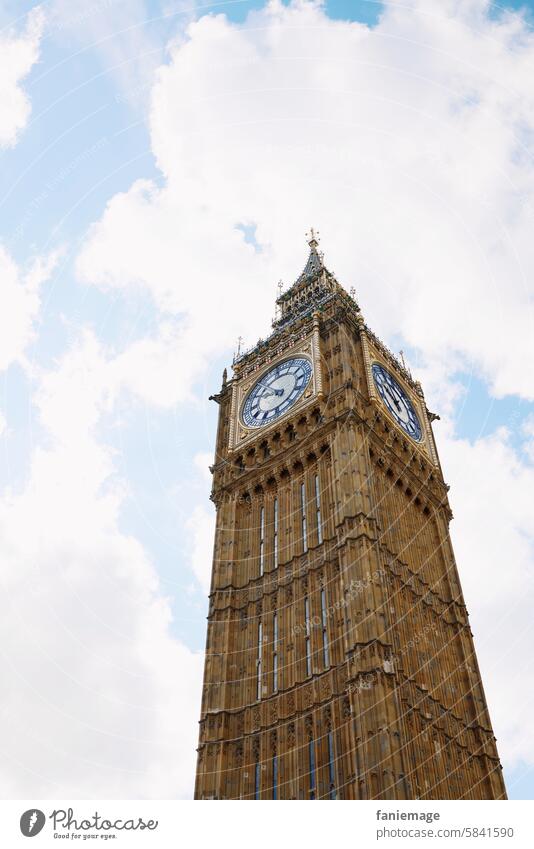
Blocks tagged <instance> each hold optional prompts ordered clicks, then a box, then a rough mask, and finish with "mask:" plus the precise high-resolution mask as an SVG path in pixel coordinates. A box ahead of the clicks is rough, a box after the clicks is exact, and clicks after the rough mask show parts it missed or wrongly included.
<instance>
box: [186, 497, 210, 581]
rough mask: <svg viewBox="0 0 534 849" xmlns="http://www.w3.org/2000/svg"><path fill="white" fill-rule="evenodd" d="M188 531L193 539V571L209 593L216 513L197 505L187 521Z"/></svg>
mask: <svg viewBox="0 0 534 849" xmlns="http://www.w3.org/2000/svg"><path fill="white" fill-rule="evenodd" d="M187 529H188V530H189V533H190V538H191V554H190V564H191V569H192V570H193V572H194V575H195V577H196V579H197V580H198V582H199V583H200V586H201V587H202V589H203V591H204V592H205V593H209V591H210V584H211V566H212V561H213V537H214V533H215V511H214V510H208V509H207V508H206V507H204V505H203V504H197V505H196V506H195V507H194V508H193V510H192V512H191V516H190V517H189V519H188V521H187Z"/></svg>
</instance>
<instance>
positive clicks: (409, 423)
mask: <svg viewBox="0 0 534 849" xmlns="http://www.w3.org/2000/svg"><path fill="white" fill-rule="evenodd" d="M372 370H373V379H374V382H375V385H376V388H377V389H378V392H379V394H380V397H381V398H382V401H383V402H384V404H385V405H386V407H387V408H388V410H389V412H390V413H391V415H392V416H393V418H394V419H395V421H396V422H397V424H399V425H400V426H401V427H402V429H403V430H404V431H406V433H407V434H408V436H411V438H412V439H415V441H416V442H420V441H421V437H422V430H421V422H420V421H419V418H418V416H417V413H416V412H415V410H414V408H413V404H412V402H411V401H410V399H409V398H408V396H407V394H406V392H405V391H404V389H403V388H402V386H400V384H399V383H397V381H396V380H395V378H394V377H393V376H392V375H391V374H390V373H389V371H387V370H386V369H385V368H384V367H383V366H381V365H379V363H373V366H372Z"/></svg>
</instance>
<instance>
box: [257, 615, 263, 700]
mask: <svg viewBox="0 0 534 849" xmlns="http://www.w3.org/2000/svg"><path fill="white" fill-rule="evenodd" d="M262 641H263V629H262V625H261V622H259V623H258V657H257V660H256V674H257V687H256V698H257V699H258V700H259V699H261V658H262Z"/></svg>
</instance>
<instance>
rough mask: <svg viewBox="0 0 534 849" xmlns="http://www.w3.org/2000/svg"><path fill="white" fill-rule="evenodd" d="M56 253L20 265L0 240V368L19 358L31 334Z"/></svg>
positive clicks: (0, 369)
mask: <svg viewBox="0 0 534 849" xmlns="http://www.w3.org/2000/svg"><path fill="white" fill-rule="evenodd" d="M57 258H58V254H55V253H54V254H50V255H49V256H48V257H46V258H45V257H38V258H36V259H35V260H33V262H31V263H30V264H29V266H28V267H27V268H20V267H19V266H18V265H17V263H15V261H14V260H13V258H12V257H11V256H10V254H9V253H8V252H7V250H6V249H5V248H4V247H3V246H2V245H1V244H0V278H1V280H2V285H1V286H0V371H3V370H5V369H6V368H8V366H9V365H10V364H11V363H13V362H17V361H21V359H22V358H23V355H24V352H25V350H26V348H27V346H28V345H29V344H30V342H31V341H32V339H33V338H34V334H35V322H36V320H37V319H38V316H39V309H40V306H41V299H40V290H41V286H42V284H43V283H44V282H45V281H46V280H47V279H48V278H49V277H50V275H51V273H52V271H53V269H54V266H55V264H56V262H57Z"/></svg>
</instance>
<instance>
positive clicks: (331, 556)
mask: <svg viewBox="0 0 534 849" xmlns="http://www.w3.org/2000/svg"><path fill="white" fill-rule="evenodd" d="M309 246H310V254H309V257H308V261H307V263H306V266H305V268H304V270H303V272H302V274H301V275H300V276H299V277H298V279H297V280H296V282H295V283H294V284H293V286H291V287H290V288H289V289H288V290H287V291H286V292H284V293H283V294H281V295H280V296H279V298H278V299H277V305H278V317H277V319H276V320H275V322H274V323H273V332H272V333H271V335H270V336H269V338H268V339H265V340H260V341H259V342H258V343H257V345H256V346H255V347H254V348H253V349H252V350H250V351H247V352H245V353H242V354H240V355H238V356H237V358H236V359H235V361H234V364H233V377H232V379H231V380H228V379H227V376H226V372H225V374H224V376H223V384H222V387H221V390H220V392H219V393H218V394H217V395H215V396H213V399H214V400H215V401H216V402H217V403H218V405H219V424H218V430H217V443H216V452H215V461H214V465H213V466H212V472H213V491H212V499H213V501H214V502H215V505H216V508H217V525H216V532H215V543H214V555H213V571H212V581H211V591H210V598H209V614H208V636H207V643H206V659H205V672H204V685H203V695H202V709H201V718H200V738H199V747H198V764H197V775H196V787H195V798H197V799H505V798H506V791H505V787H504V782H503V777H502V771H501V765H500V762H499V757H498V753H497V748H496V744H495V737H494V735H493V731H492V727H491V721H490V717H489V713H488V708H487V705H486V699H485V696H484V690H483V687H482V681H481V677H480V671H479V668H478V664H477V659H476V655H475V650H474V645H473V638H472V634H471V631H470V628H469V620H468V616H467V610H466V607H465V602H464V599H463V595H462V590H461V587H460V582H459V577H458V571H457V567H456V562H455V559H454V553H453V549H452V545H451V541H450V537H449V522H450V520H451V518H452V514H451V510H450V507H449V503H448V498H447V490H448V487H447V485H446V484H445V482H444V480H443V476H442V472H441V468H440V463H439V459H438V454H437V450H436V445H435V441H434V435H433V432H432V420H433V419H434V418H436V416H434V415H433V414H432V413H430V412H429V410H428V409H427V407H426V404H425V399H424V395H423V391H422V388H421V385H420V384H419V383H418V382H417V381H415V380H414V379H413V378H412V375H411V374H410V372H409V371H408V369H407V368H406V366H405V365H404V363H401V362H399V361H398V360H397V358H396V357H395V356H394V355H393V354H392V353H391V352H390V351H389V350H388V349H387V348H386V346H385V345H384V344H383V343H382V342H381V341H380V340H379V339H378V337H377V336H376V335H375V334H374V333H373V332H372V331H371V330H370V329H369V327H368V326H367V325H366V323H365V320H364V318H363V315H362V313H361V311H360V308H359V306H358V303H357V302H356V300H355V299H354V297H352V296H351V295H349V294H347V292H346V291H345V290H344V289H343V288H342V286H341V285H340V284H339V283H338V282H337V280H336V278H335V276H334V275H333V274H332V273H331V272H330V271H328V269H327V268H326V267H325V265H324V262H323V257H322V254H320V253H319V251H318V242H317V238H316V236H315V234H314V233H313V231H312V233H311V238H310V240H309ZM467 567H468V564H467Z"/></svg>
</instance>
